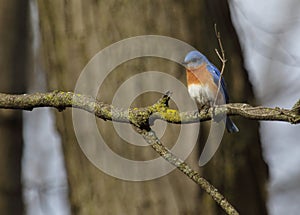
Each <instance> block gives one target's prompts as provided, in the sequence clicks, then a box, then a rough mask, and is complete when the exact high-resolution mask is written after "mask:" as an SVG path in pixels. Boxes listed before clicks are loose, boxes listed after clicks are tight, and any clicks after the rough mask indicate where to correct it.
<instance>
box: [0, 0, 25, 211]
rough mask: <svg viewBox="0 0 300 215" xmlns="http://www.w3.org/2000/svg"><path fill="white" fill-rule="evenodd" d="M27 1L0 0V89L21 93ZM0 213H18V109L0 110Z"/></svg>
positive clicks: (19, 180) (19, 184)
mask: <svg viewBox="0 0 300 215" xmlns="http://www.w3.org/2000/svg"><path fill="white" fill-rule="evenodd" d="M27 10H28V2H27V1H22V2H19V1H15V0H12V1H3V0H1V1H0V35H1V46H0V71H1V72H0V91H1V92H6V93H24V92H25V91H26V89H25V84H26V82H25V80H26V79H25V77H26V67H27V66H26V60H27V47H28V40H27V38H28V37H27V32H28V31H27V17H28V13H27V12H28V11H27ZM0 119H1V120H0V157H1V162H0V172H1V177H0V186H1V187H0V214H22V213H23V211H24V206H23V201H22V186H21V158H22V149H23V138H22V112H21V111H13V110H1V111H0Z"/></svg>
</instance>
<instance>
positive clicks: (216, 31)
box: [213, 24, 227, 106]
mask: <svg viewBox="0 0 300 215" xmlns="http://www.w3.org/2000/svg"><path fill="white" fill-rule="evenodd" d="M214 27H215V34H216V37H217V40H218V43H219V48H220V50H221V54H222V55H220V52H219V51H218V49H215V52H216V53H217V55H218V57H219V59H220V61H221V62H222V68H221V72H220V78H219V82H218V90H217V94H216V97H215V100H214V105H213V106H215V105H216V102H217V99H218V96H219V93H220V88H221V80H222V76H223V73H224V69H225V65H226V61H227V60H226V57H225V51H224V49H223V45H222V40H221V34H220V32H219V31H218V29H217V24H215V25H214Z"/></svg>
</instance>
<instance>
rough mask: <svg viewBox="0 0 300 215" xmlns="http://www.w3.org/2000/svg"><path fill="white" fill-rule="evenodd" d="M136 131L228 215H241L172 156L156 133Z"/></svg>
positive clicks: (202, 179) (213, 189)
mask: <svg viewBox="0 0 300 215" xmlns="http://www.w3.org/2000/svg"><path fill="white" fill-rule="evenodd" d="M136 130H137V132H138V133H139V134H140V135H142V136H143V138H144V139H145V140H146V142H147V143H148V144H149V145H150V146H151V147H152V148H153V149H154V150H155V151H156V152H157V153H158V154H159V155H160V156H161V157H163V158H164V159H165V160H166V161H168V162H169V163H170V164H172V165H174V166H175V167H176V168H177V169H179V170H180V171H181V172H182V173H184V174H185V175H186V176H188V177H189V178H190V179H192V180H193V181H194V182H195V183H196V184H198V185H199V186H200V187H201V188H202V189H203V190H205V192H207V193H208V194H209V195H210V196H211V197H212V198H213V199H214V200H215V201H216V202H217V203H218V204H219V205H220V207H221V208H222V209H223V210H224V211H225V212H226V213H227V214H232V215H236V214H239V213H238V212H237V211H236V209H235V208H234V207H233V206H232V205H231V204H230V203H229V202H228V201H227V199H226V198H225V197H224V196H223V195H222V194H221V193H220V192H219V191H218V190H217V189H216V188H215V187H214V186H213V185H212V184H210V183H209V182H208V181H207V180H206V179H205V178H203V177H201V176H200V174H199V173H198V172H196V171H195V170H193V169H192V168H191V167H189V166H188V165H187V164H186V163H185V162H184V161H182V160H181V159H179V158H178V157H176V156H175V155H174V154H172V152H170V151H169V149H168V148H166V147H165V146H164V145H163V144H162V143H161V141H160V140H159V139H158V137H157V136H156V134H155V132H154V131H152V130H150V131H147V130H146V129H139V128H136Z"/></svg>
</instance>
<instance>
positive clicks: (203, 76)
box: [183, 51, 239, 133]
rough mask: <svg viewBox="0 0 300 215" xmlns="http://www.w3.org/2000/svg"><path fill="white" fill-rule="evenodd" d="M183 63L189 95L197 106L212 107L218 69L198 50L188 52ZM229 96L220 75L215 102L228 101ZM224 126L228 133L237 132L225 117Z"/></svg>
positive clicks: (218, 103) (216, 86)
mask: <svg viewBox="0 0 300 215" xmlns="http://www.w3.org/2000/svg"><path fill="white" fill-rule="evenodd" d="M183 64H184V65H185V67H186V77H187V86H188V91H189V94H190V96H191V97H192V98H193V99H194V100H195V101H196V103H197V105H198V108H199V109H201V108H203V107H205V106H209V107H212V106H213V105H214V101H215V98H216V94H217V91H218V84H219V79H220V77H221V74H220V71H219V70H218V69H217V67H215V66H214V65H213V64H212V63H211V62H209V60H208V59H207V58H206V57H205V56H204V55H203V54H201V53H200V52H198V51H191V52H189V53H188V54H187V55H186V57H185V59H184V62H183ZM228 101H229V97H228V93H227V90H226V85H225V81H224V79H223V78H222V77H221V86H220V91H219V94H218V98H217V99H216V104H217V105H220V104H225V103H228ZM226 128H227V131H228V132H230V133H234V132H238V131H239V129H238V128H237V127H236V125H235V124H234V123H233V122H232V121H231V119H230V118H229V117H226Z"/></svg>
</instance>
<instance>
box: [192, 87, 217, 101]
mask: <svg viewBox="0 0 300 215" xmlns="http://www.w3.org/2000/svg"><path fill="white" fill-rule="evenodd" d="M188 91H189V94H190V96H191V97H192V98H193V99H194V100H195V101H196V102H197V103H198V104H199V105H201V106H202V105H209V106H212V105H213V102H214V99H215V98H214V96H215V95H214V93H213V92H212V91H211V90H210V89H209V88H208V86H207V85H204V86H199V85H195V84H191V85H189V86H188Z"/></svg>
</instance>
